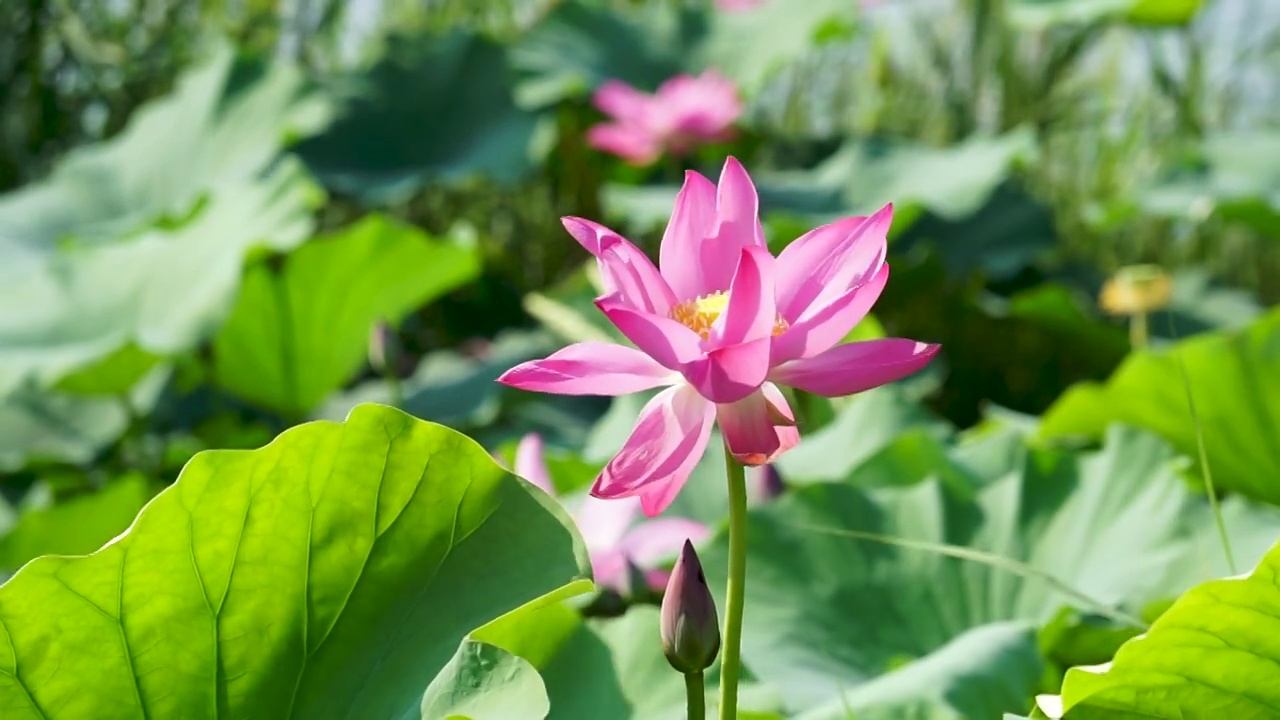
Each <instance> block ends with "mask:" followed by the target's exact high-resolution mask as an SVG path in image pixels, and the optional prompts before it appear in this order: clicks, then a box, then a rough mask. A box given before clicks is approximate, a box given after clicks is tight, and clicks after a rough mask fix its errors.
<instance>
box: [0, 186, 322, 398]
mask: <svg viewBox="0 0 1280 720" xmlns="http://www.w3.org/2000/svg"><path fill="white" fill-rule="evenodd" d="M309 193H310V184H309V183H308V181H306V179H305V176H304V175H303V174H302V172H301V169H300V168H299V166H298V165H297V163H295V162H287V163H283V164H281V165H279V166H277V167H276V168H275V169H274V170H273V171H272V172H271V174H270V175H269V176H268V177H266V178H264V179H262V180H261V181H258V182H255V183H248V182H246V183H241V184H237V185H229V186H227V187H224V188H221V189H220V190H218V192H216V193H214V194H211V195H205V196H204V197H205V202H203V203H201V204H200V206H199V208H198V209H197V210H196V213H195V216H194V217H192V218H189V219H187V220H185V221H184V222H182V223H178V224H177V225H176V226H174V227H168V226H159V225H157V226H155V227H153V228H150V229H147V230H145V231H143V232H140V233H138V234H136V235H131V236H130V237H128V238H123V239H120V240H119V241H116V242H101V243H89V244H76V245H74V246H69V247H59V248H56V249H55V248H48V249H47V250H43V251H40V252H25V251H21V250H15V247H14V245H13V244H12V243H5V241H4V239H3V238H0V257H3V258H4V260H2V261H0V395H3V394H4V393H5V392H7V391H10V390H12V388H13V387H14V386H16V385H17V384H18V383H20V382H22V381H23V380H24V379H26V378H29V377H34V378H36V379H39V380H43V381H52V380H54V379H57V378H59V377H61V376H63V375H65V374H67V373H68V372H70V371H72V370H73V369H76V368H79V367H82V366H85V365H89V364H92V363H94V362H96V361H99V360H100V359H102V358H106V357H108V356H110V355H111V354H112V353H114V352H116V351H118V350H119V349H120V348H122V347H125V346H126V345H130V344H132V345H135V346H137V347H138V348H139V349H141V350H144V351H147V352H150V353H154V354H160V355H163V354H168V353H175V352H179V351H182V350H185V349H188V348H190V347H192V346H193V345H195V344H196V343H197V342H199V341H200V340H202V339H203V338H204V337H205V336H207V335H208V334H209V333H210V332H211V331H212V330H213V328H214V327H215V326H216V325H217V323H218V322H219V321H221V319H222V317H223V315H224V314H225V312H226V310H227V308H228V306H229V305H230V304H231V302H232V300H233V298H234V295H235V290H236V287H237V285H238V284H239V282H240V273H241V266H242V264H243V261H244V258H245V256H246V255H247V254H248V253H249V252H250V251H251V250H253V249H254V248H255V247H258V246H261V245H264V244H265V245H270V246H271V247H275V248H277V249H286V248H289V247H292V246H294V245H296V244H297V243H299V242H301V241H302V240H303V239H304V238H305V237H306V236H307V235H308V234H309V232H310V227H311V218H310V213H309V210H308V207H307V206H308V197H309Z"/></svg>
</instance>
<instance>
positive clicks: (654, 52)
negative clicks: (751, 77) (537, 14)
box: [510, 0, 706, 107]
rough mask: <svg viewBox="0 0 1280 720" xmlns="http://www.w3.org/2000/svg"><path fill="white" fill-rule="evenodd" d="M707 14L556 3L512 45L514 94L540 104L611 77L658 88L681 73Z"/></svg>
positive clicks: (526, 103) (583, 90)
mask: <svg viewBox="0 0 1280 720" xmlns="http://www.w3.org/2000/svg"><path fill="white" fill-rule="evenodd" d="M705 22H706V20H705V15H704V14H702V13H699V12H695V11H691V10H690V11H680V12H671V9H670V7H668V6H667V5H666V4H661V5H648V6H646V7H641V8H635V9H632V10H631V11H630V12H629V13H627V14H622V13H619V12H617V11H614V10H611V9H608V8H605V7H602V6H599V5H590V4H587V3H584V2H578V1H575V0H571V1H570V2H562V3H559V4H557V5H556V6H555V7H554V8H553V9H552V10H551V12H549V13H547V14H546V15H544V16H543V17H542V18H541V19H540V20H539V21H538V23H537V24H536V25H534V26H533V27H532V28H531V29H530V30H529V31H528V32H526V33H524V34H523V35H522V36H521V38H520V40H519V41H518V42H517V43H516V44H515V45H513V46H512V47H511V50H510V53H511V63H512V66H513V67H515V68H516V70H517V71H518V72H519V73H520V75H521V81H520V84H519V86H518V87H517V90H516V97H517V98H518V100H519V101H520V104H521V105H522V106H524V107H540V106H544V105H548V104H551V103H554V102H558V101H560V100H564V99H566V98H570V97H575V96H580V95H583V94H585V93H587V92H589V91H591V90H594V89H595V88H596V87H597V86H599V85H600V84H601V83H603V82H605V81H606V80H620V81H622V82H625V83H627V84H628V85H632V86H634V87H638V88H641V89H644V90H649V91H652V90H654V89H655V88H657V86H658V85H660V84H661V83H662V82H663V81H664V80H666V79H668V78H670V77H672V76H674V75H676V74H678V73H679V72H680V71H681V70H682V69H683V65H684V64H685V60H686V58H687V57H688V56H689V54H690V50H691V48H692V47H693V45H694V44H695V43H696V42H697V41H698V40H700V38H701V35H702V33H703V32H705Z"/></svg>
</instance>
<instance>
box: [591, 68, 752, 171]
mask: <svg viewBox="0 0 1280 720" xmlns="http://www.w3.org/2000/svg"><path fill="white" fill-rule="evenodd" d="M592 102H594V103H595V106H596V107H597V108H599V109H600V111H601V112H603V113H605V114H607V115H609V116H610V117H612V118H613V121H612V122H607V123H601V124H599V125H596V126H595V127H593V128H591V129H590V130H588V131H587V142H588V143H589V144H590V145H591V146H592V147H594V148H596V149H598V150H603V151H605V152H610V153H613V154H614V155H617V156H618V157H621V158H623V159H624V160H627V161H628V162H631V163H633V164H636V165H647V164H649V163H651V162H653V161H654V160H657V159H658V158H659V157H660V156H661V155H662V153H663V151H668V150H669V151H671V152H673V153H676V154H683V153H686V152H688V151H689V150H691V149H693V148H694V147H695V146H697V145H699V144H701V143H707V142H718V141H721V140H727V139H729V138H730V137H732V136H733V123H734V122H735V121H736V120H737V119H738V116H739V115H741V114H742V101H741V100H739V99H738V90H737V88H736V87H735V86H734V84H733V82H732V81H730V80H728V79H726V78H725V77H723V76H721V75H720V74H719V73H716V72H715V71H714V70H707V71H706V72H704V73H702V74H701V75H699V76H697V77H693V76H691V75H677V76H676V77H673V78H671V79H670V80H667V81H666V82H664V83H662V85H661V86H660V87H659V88H658V91H657V92H656V93H654V94H652V95H650V94H648V93H645V92H641V91H640V90H637V89H635V88H633V87H631V86H630V85H627V84H626V83H623V82H620V81H618V80H610V81H608V82H606V83H604V84H603V85H601V86H600V87H599V89H597V90H596V92H595V95H594V96H593V97H592Z"/></svg>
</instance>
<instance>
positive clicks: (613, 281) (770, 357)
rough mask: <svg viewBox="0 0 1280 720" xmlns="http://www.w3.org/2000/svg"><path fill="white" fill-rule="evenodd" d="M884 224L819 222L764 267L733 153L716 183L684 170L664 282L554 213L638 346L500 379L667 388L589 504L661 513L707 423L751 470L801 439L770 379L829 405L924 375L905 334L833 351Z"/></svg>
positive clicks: (860, 306) (878, 286)
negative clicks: (635, 504) (596, 271)
mask: <svg viewBox="0 0 1280 720" xmlns="http://www.w3.org/2000/svg"><path fill="white" fill-rule="evenodd" d="M892 216H893V207H892V206H888V205H887V206H885V207H884V208H883V209H882V210H880V211H879V212H877V213H875V214H874V215H871V216H869V217H850V218H845V219H843V220H838V221H836V222H834V223H831V224H830V225H823V226H822V227H819V228H817V229H815V230H811V231H810V232H808V233H805V234H804V235H803V236H801V237H800V238H798V239H796V241H795V242H793V243H791V245H789V246H788V247H787V248H786V249H785V250H784V251H783V252H782V254H781V255H779V256H778V257H777V258H775V257H773V255H771V254H770V253H769V250H768V248H767V247H766V246H765V241H764V231H763V228H762V227H761V225H760V219H759V216H758V200H757V196H756V189H755V186H754V185H753V184H752V182H751V178H750V177H748V176H747V172H746V170H744V169H743V167H742V165H741V164H740V163H739V162H738V161H737V160H736V159H734V158H732V157H731V158H729V159H728V160H727V161H726V162H725V164H724V169H723V171H722V172H721V174H720V183H719V185H718V186H717V185H713V184H712V183H711V181H709V180H707V179H706V178H705V177H703V176H702V175H699V174H698V173H696V172H692V171H691V172H689V173H688V174H687V175H686V177H685V183H684V187H683V188H681V190H680V194H679V195H678V196H677V197H676V203H675V209H674V210H673V211H672V215H671V221H670V222H669V223H668V225H667V229H666V233H665V234H664V235H663V237H662V247H661V250H660V253H659V254H660V265H661V272H659V269H658V268H656V267H654V265H653V263H652V262H651V261H650V260H649V258H648V257H647V256H646V255H645V254H644V253H643V252H641V251H640V249H639V248H637V247H636V246H635V245H633V244H632V243H631V242H629V241H628V240H626V239H624V238H623V237H622V236H620V235H618V234H617V233H615V232H613V231H612V230H609V229H608V228H606V227H603V226H601V225H598V224H596V223H593V222H591V221H589V220H583V219H581V218H565V219H564V224H565V227H566V229H568V231H569V233H570V234H571V235H573V237H574V238H575V239H577V241H578V242H579V243H581V244H582V246H583V247H585V248H586V249H587V250H588V251H589V252H591V253H592V254H593V255H595V256H596V259H597V262H598V264H599V267H600V273H601V277H602V279H603V281H604V285H605V290H606V293H607V294H605V295H604V296H603V297H600V298H598V299H597V300H596V306H597V307H599V308H600V310H601V312H603V313H604V314H605V316H606V317H608V318H609V320H610V321H611V322H612V323H613V324H614V325H615V326H616V327H617V328H618V330H619V331H621V332H622V334H623V335H625V336H626V337H627V338H628V339H629V340H631V341H632V342H633V343H635V345H636V347H635V348H631V347H626V346H623V345H615V344H611V343H600V342H585V343H578V344H575V345H570V346H569V347H567V348H564V349H563V350H560V351H558V352H556V353H553V354H552V355H551V356H550V357H547V358H545V359H543V360H535V361H532V362H527V363H524V364H521V365H518V366H516V367H514V368H512V369H511V370H509V371H507V372H506V373H505V374H503V376H502V377H500V378H499V379H498V381H499V382H502V383H505V384H507V385H510V386H513V387H517V388H522V389H525V390H533V391H537V392H548V393H558V394H563V395H621V394H624V393H631V392H639V391H641V390H647V389H651V388H656V387H665V389H664V390H662V391H661V392H659V393H658V394H657V395H656V396H655V397H654V398H653V399H652V400H650V401H649V403H648V404H646V405H645V406H644V408H643V409H642V410H641V411H640V417H639V419H638V421H637V422H636V426H635V429H634V430H633V431H632V433H631V436H630V437H629V438H627V440H626V442H625V443H624V444H623V446H622V449H621V450H620V451H618V454H617V455H615V456H614V458H613V459H612V460H610V461H609V464H608V465H606V466H605V468H604V470H603V471H602V472H601V473H600V476H599V477H598V478H597V479H596V482H595V484H594V485H593V486H592V488H591V494H592V495H594V496H596V497H599V498H625V497H633V496H639V497H640V500H641V506H642V508H643V510H644V512H645V513H646V514H648V515H650V516H653V515H657V514H658V513H660V512H662V511H663V510H664V509H666V507H667V506H668V505H670V504H671V501H672V500H673V499H674V498H675V496H676V493H678V492H679V491H680V488H681V487H683V486H684V483H685V481H686V480H687V479H688V477H689V473H690V472H692V470H693V468H694V466H695V465H696V464H697V462H698V459H699V458H700V457H701V456H702V453H703V451H704V450H705V449H706V446H707V439H708V438H709V437H710V434H711V426H712V424H714V423H718V424H719V426H720V430H721V432H722V433H723V434H724V439H725V443H726V445H727V446H728V448H729V451H730V452H731V453H733V456H734V457H735V458H736V459H737V460H738V461H739V462H742V463H743V464H746V465H761V464H764V463H767V462H770V461H771V460H773V459H775V458H777V457H778V456H779V455H781V454H782V453H784V452H786V451H787V450H789V449H790V448H792V447H794V446H795V444H796V443H797V442H799V440H800V434H799V431H797V429H796V427H795V418H794V416H793V414H792V412H791V407H790V406H789V405H788V404H787V400H786V398H785V397H784V396H783V394H782V392H781V390H779V388H778V385H779V384H782V385H789V386H791V387H795V388H799V389H801V390H804V391H807V392H812V393H816V394H818V395H825V396H827V397H837V396H841V395H850V394H853V393H857V392H862V391H863V390H868V389H870V388H873V387H876V386H878V385H883V384H885V383H888V382H892V381H894V380H898V379H900V378H902V377H905V376H907V375H910V374H911V373H913V372H916V371H917V370H919V369H921V368H922V367H924V366H925V365H926V364H928V362H929V360H930V359H931V358H932V357H933V355H934V353H936V352H937V349H938V346H937V345H930V344H927V343H920V342H916V341H914V340H905V339H901V338H885V339H880V340H870V341H866V342H856V343H848V344H844V345H839V344H837V343H839V342H840V340H841V339H843V338H844V337H845V335H847V334H848V333H849V331H850V330H851V329H853V327H854V326H855V325H857V323H858V322H859V321H860V320H861V319H862V318H863V316H865V315H866V314H867V312H868V311H869V310H870V309H871V306H872V304H873V303H874V302H875V301H876V299H877V298H878V297H879V296H880V292H881V291H882V290H883V289H884V286H885V283H886V282H887V281H888V279H889V266H888V265H887V264H886V263H885V252H886V239H885V233H886V232H888V230H889V224H890V221H891V219H892ZM637 348H638V349H637Z"/></svg>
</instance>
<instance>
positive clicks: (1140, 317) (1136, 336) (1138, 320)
mask: <svg viewBox="0 0 1280 720" xmlns="http://www.w3.org/2000/svg"><path fill="white" fill-rule="evenodd" d="M1150 341H1151V338H1150V333H1149V332H1148V330H1147V314H1146V313H1145V312H1138V313H1134V314H1133V315H1130V316H1129V347H1130V348H1132V349H1133V350H1146V349H1147V346H1148V345H1149V344H1150Z"/></svg>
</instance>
